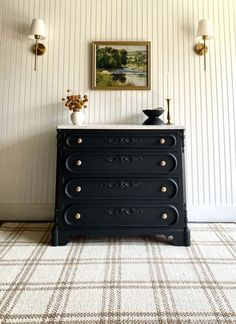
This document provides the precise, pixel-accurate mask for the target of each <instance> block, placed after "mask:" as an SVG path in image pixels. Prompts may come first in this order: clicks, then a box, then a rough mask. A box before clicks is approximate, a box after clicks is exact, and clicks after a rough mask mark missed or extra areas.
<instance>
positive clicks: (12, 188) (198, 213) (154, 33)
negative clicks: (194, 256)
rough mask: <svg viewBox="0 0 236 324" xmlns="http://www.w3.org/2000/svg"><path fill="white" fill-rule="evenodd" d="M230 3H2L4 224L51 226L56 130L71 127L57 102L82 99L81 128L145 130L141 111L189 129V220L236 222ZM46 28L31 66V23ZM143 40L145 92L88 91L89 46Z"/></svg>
mask: <svg viewBox="0 0 236 324" xmlns="http://www.w3.org/2000/svg"><path fill="white" fill-rule="evenodd" d="M235 8H236V3H235V1H234V0H50V1H49V0H1V1H0V115H1V119H0V123H1V124H0V157H1V158H0V218H1V219H51V218H52V217H53V203H54V190H55V153H56V146H55V143H56V141H55V127H56V125H57V124H66V123H70V119H69V116H68V113H67V111H66V110H65V109H64V108H63V105H62V103H61V97H62V96H63V95H64V94H65V89H67V88H70V89H73V90H74V91H78V90H79V93H81V94H84V93H86V94H88V96H89V99H90V100H89V108H88V111H87V115H86V123H96V124H99V123H126V124H127V123H131V124H135V123H138V124H140V123H141V122H142V121H143V116H142V109H143V108H147V107H149V108H151V107H157V106H162V107H163V106H164V107H165V106H166V104H165V98H166V76H167V73H168V72H169V73H170V75H171V90H172V99H173V100H172V101H171V107H172V114H173V117H174V121H175V123H176V124H181V125H185V126H186V179H187V196H188V209H189V219H190V220H223V221H232V220H235V215H236V117H235V114H236V113H235V108H236V107H235V91H234V89H235V88H236V79H235V78H236V77H235V75H236V69H235V66H236V55H235V54H236V14H235ZM34 17H40V18H42V19H44V20H45V24H46V28H47V32H48V38H47V39H46V41H45V42H44V43H45V45H46V48H47V51H46V54H45V55H44V56H42V57H38V67H37V72H34V70H33V62H34V56H33V55H32V53H31V51H30V49H31V46H32V41H31V40H29V39H27V35H28V32H29V27H30V24H31V20H32V19H33V18H34ZM202 18H210V19H211V20H212V22H213V25H214V31H215V38H214V39H213V40H211V41H209V43H208V47H209V52H208V54H207V71H206V72H204V70H203V58H202V57H200V56H198V55H196V54H195V53H194V51H193V46H194V44H195V43H196V40H195V38H194V35H195V33H196V29H197V24H198V20H199V19H202ZM94 40H97V41H98V40H123V41H126V40H127V41H128V40H129V41H132V40H133V41H138V40H140V41H141V40H149V41H151V45H152V60H151V63H152V89H151V90H150V91H96V90H91V89H90V75H91V57H90V43H91V41H94Z"/></svg>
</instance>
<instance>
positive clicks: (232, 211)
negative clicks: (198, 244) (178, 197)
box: [187, 206, 236, 223]
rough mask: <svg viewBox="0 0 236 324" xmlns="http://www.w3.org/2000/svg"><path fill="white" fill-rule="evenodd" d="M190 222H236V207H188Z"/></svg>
mask: <svg viewBox="0 0 236 324" xmlns="http://www.w3.org/2000/svg"><path fill="white" fill-rule="evenodd" d="M187 209H188V220H189V221H190V222H229V223H232V222H236V206H204V207H198V206H188V208H187Z"/></svg>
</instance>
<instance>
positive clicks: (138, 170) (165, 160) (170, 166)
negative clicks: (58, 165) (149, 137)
mask: <svg viewBox="0 0 236 324" xmlns="http://www.w3.org/2000/svg"><path fill="white" fill-rule="evenodd" d="M65 166H66V169H67V170H68V171H70V172H72V173H75V174H78V175H83V174H158V173H163V174H165V173H170V172H173V171H175V170H176V168H177V158H176V156H175V155H174V154H172V153H162V154H161V153H159V154H158V153H155V152H154V153H143V152H139V153H138V152H136V153H133V154H132V153H130V151H129V152H127V151H126V152H125V151H123V152H122V154H119V153H103V154H101V153H99V152H98V153H97V152H94V153H87V152H76V153H72V154H70V155H69V156H67V157H66V159H65Z"/></svg>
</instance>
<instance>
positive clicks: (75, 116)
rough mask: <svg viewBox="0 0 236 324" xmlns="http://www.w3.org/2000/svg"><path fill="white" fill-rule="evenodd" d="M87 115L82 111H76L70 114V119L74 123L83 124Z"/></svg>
mask: <svg viewBox="0 0 236 324" xmlns="http://www.w3.org/2000/svg"><path fill="white" fill-rule="evenodd" d="M84 118H85V115H84V113H83V112H82V111H74V112H73V113H72V114H71V115H70V119H71V121H72V124H73V125H82V124H83V122H84Z"/></svg>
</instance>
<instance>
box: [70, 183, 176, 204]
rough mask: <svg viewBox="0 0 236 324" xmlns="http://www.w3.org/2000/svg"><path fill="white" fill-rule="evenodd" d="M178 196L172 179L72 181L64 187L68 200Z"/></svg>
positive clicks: (168, 197)
mask: <svg viewBox="0 0 236 324" xmlns="http://www.w3.org/2000/svg"><path fill="white" fill-rule="evenodd" d="M177 194H178V184H177V182H176V181H175V180H173V179H153V178H152V179H136V180H135V179H131V178H122V179H115V178H112V179H101V178H100V179H83V178H80V179H73V180H70V181H68V182H67V184H66V185H65V195H66V196H67V197H68V198H70V199H78V200H79V199H91V200H94V199H99V200H100V199H109V198H112V199H139V200H140V199H160V200H165V199H170V198H174V197H176V196H177Z"/></svg>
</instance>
